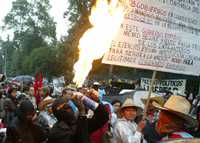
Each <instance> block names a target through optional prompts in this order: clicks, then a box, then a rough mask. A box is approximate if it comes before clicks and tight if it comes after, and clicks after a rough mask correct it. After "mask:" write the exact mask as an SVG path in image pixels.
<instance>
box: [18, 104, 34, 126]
mask: <svg viewBox="0 0 200 143" xmlns="http://www.w3.org/2000/svg"><path fill="white" fill-rule="evenodd" d="M18 117H19V119H20V120H22V121H23V123H25V124H31V123H33V121H34V120H35V118H36V111H35V109H34V106H33V104H32V103H31V101H29V100H24V101H22V102H21V104H20V106H19V109H18Z"/></svg>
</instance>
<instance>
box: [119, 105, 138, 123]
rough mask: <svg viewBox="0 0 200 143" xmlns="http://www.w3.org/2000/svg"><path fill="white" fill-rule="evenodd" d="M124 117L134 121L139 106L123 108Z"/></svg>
mask: <svg viewBox="0 0 200 143" xmlns="http://www.w3.org/2000/svg"><path fill="white" fill-rule="evenodd" d="M121 114H122V117H124V118H125V119H126V120H129V121H133V120H135V118H136V116H137V108H135V107H126V108H123V109H122V110H121Z"/></svg>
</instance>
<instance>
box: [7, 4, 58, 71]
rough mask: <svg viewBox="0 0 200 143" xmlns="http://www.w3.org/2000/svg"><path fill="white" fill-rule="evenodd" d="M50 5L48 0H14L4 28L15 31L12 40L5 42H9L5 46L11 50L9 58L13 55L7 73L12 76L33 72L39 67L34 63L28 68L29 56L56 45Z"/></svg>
mask: <svg viewBox="0 0 200 143" xmlns="http://www.w3.org/2000/svg"><path fill="white" fill-rule="evenodd" d="M50 8H51V6H50V4H49V0H31V1H30V0H16V1H14V2H13V3H12V9H11V11H10V12H9V13H8V14H7V15H6V16H5V18H4V27H3V30H12V31H13V32H14V33H13V34H14V37H13V39H12V41H5V42H4V45H9V46H4V47H5V48H4V49H8V48H10V49H11V52H8V54H9V55H8V57H11V59H10V62H11V63H10V64H9V66H10V67H8V69H9V72H8V73H10V74H11V75H16V74H24V73H29V74H33V73H34V71H35V70H36V69H38V67H36V66H32V69H30V68H29V69H28V70H27V62H28V61H29V62H30V61H31V60H30V59H29V58H28V57H29V56H30V55H31V54H32V51H34V50H35V49H37V48H47V47H48V48H53V47H54V46H55V45H56V41H57V40H56V26H55V22H54V21H53V18H52V17H51V16H50V15H49V13H48V12H49V10H50ZM37 54H38V53H37ZM44 56H45V55H44ZM52 60H53V59H52ZM29 62H28V63H29ZM37 66H40V65H37Z"/></svg>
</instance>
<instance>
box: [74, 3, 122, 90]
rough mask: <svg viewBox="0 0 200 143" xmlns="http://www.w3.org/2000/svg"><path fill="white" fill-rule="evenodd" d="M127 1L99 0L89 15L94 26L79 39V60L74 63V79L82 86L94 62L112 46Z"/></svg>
mask: <svg viewBox="0 0 200 143" xmlns="http://www.w3.org/2000/svg"><path fill="white" fill-rule="evenodd" d="M124 4H125V3H124V2H123V1H122V0H121V1H119V0H97V2H96V5H95V6H94V7H93V8H92V12H91V15H90V17H89V20H90V23H91V25H92V28H90V29H88V30H87V31H86V32H85V33H84V34H83V36H82V38H81V39H80V41H79V51H80V53H79V55H80V56H79V60H78V61H77V62H76V63H75V65H74V72H75V76H74V79H73V81H74V82H75V83H76V85H77V86H79V87H80V86H82V84H83V83H84V81H85V79H86V77H87V76H88V74H89V72H90V70H91V69H92V62H93V61H94V60H96V59H100V58H101V57H102V56H103V55H104V54H105V53H106V52H107V51H108V50H109V48H110V45H111V42H112V39H113V38H114V36H115V35H116V34H117V32H118V30H119V28H120V25H121V23H122V22H123V17H124V14H125V5H124Z"/></svg>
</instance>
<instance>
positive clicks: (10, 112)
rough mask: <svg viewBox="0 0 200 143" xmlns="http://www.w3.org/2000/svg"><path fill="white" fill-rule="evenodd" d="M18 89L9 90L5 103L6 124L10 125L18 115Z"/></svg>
mask: <svg viewBox="0 0 200 143" xmlns="http://www.w3.org/2000/svg"><path fill="white" fill-rule="evenodd" d="M16 96H17V89H16V88H13V87H11V88H10V89H9V90H8V94H7V98H6V99H5V101H4V110H5V120H4V121H5V124H6V125H8V124H9V123H10V122H11V121H12V119H13V118H14V117H15V115H16V108H17V105H18V102H17V98H16Z"/></svg>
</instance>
